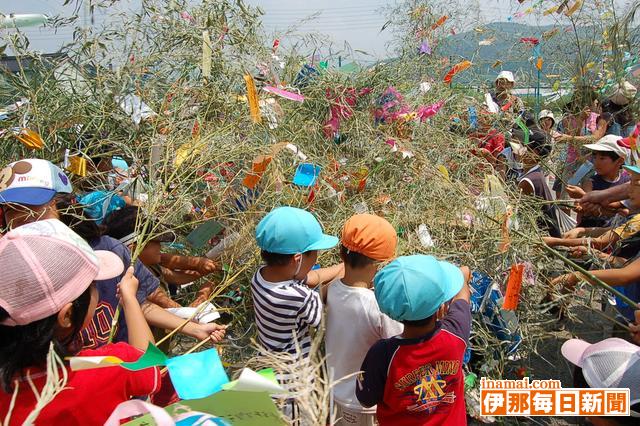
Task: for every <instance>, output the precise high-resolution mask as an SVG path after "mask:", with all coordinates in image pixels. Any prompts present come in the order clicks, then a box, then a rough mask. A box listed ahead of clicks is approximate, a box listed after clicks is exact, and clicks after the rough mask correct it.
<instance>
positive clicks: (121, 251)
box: [57, 196, 225, 349]
mask: <svg viewBox="0 0 640 426" xmlns="http://www.w3.org/2000/svg"><path fill="white" fill-rule="evenodd" d="M83 207H84V206H83V205H82V204H77V203H74V202H73V200H72V197H70V196H63V197H60V199H59V201H58V203H57V214H58V215H59V216H60V219H61V220H62V221H63V222H64V223H65V224H66V225H67V226H69V227H71V228H72V229H73V230H74V231H76V232H77V233H78V234H79V235H80V236H81V237H82V238H84V240H85V241H86V242H87V243H89V245H90V246H91V248H93V249H94V250H107V251H110V252H112V253H114V254H116V255H117V256H118V257H119V258H120V259H121V260H122V262H123V263H124V264H125V265H130V264H131V252H130V251H129V249H128V248H127V247H126V246H125V245H124V244H122V243H121V242H120V241H118V240H116V239H114V238H111V237H109V236H107V235H103V232H104V227H103V226H100V225H98V224H96V222H95V220H92V219H88V218H87V217H86V212H85V210H84V209H83ZM134 265H135V274H136V276H137V277H138V278H139V282H140V285H139V286H138V292H137V299H138V302H139V303H140V305H141V306H142V310H143V312H144V315H145V318H147V321H148V322H149V324H151V325H152V326H154V327H157V328H159V329H170V330H173V329H174V328H177V327H179V326H181V325H182V323H184V320H183V319H181V318H180V317H177V316H175V315H173V314H172V313H169V312H167V311H166V310H164V309H162V308H161V307H160V306H158V305H157V304H155V303H154V301H156V300H170V299H169V296H168V295H167V294H166V293H165V292H164V290H162V288H160V283H159V281H158V279H157V278H156V277H155V276H154V275H153V274H152V273H151V272H150V271H149V269H147V267H146V266H145V265H144V264H143V263H142V262H141V261H140V259H137V260H136V261H135V264H134ZM120 278H121V277H116V278H112V279H109V280H99V281H96V283H95V285H96V288H97V289H98V296H99V297H98V306H97V308H96V315H95V317H94V318H93V320H92V321H91V323H90V324H89V325H88V326H87V327H86V328H85V329H84V330H83V331H82V341H83V343H84V346H83V347H84V348H86V349H93V348H97V347H99V346H102V345H104V344H105V343H107V342H108V340H109V335H110V332H111V323H112V321H113V317H114V315H115V312H116V309H117V306H118V299H117V297H116V292H115V289H116V286H117V283H118V281H119V279H120ZM180 331H181V333H183V334H186V335H188V336H191V337H195V338H196V339H199V340H204V339H211V340H212V341H214V342H217V341H219V340H221V339H222V338H223V337H224V333H225V327H224V326H220V325H218V324H215V323H211V324H199V323H196V322H193V321H192V322H189V323H188V324H186V325H185V326H184V327H183V328H182V329H181V330H180ZM126 338H127V325H126V322H125V321H124V319H123V318H122V316H120V317H119V319H118V323H117V325H116V329H115V333H114V336H113V341H114V342H121V341H126Z"/></svg>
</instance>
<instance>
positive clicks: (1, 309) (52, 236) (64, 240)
mask: <svg viewBox="0 0 640 426" xmlns="http://www.w3.org/2000/svg"><path fill="white" fill-rule="evenodd" d="M0 268H1V269H2V271H3V272H4V283H3V285H2V286H0V341H2V345H1V346H0V384H1V385H2V389H1V390H0V418H2V419H7V414H8V413H9V409H10V406H11V405H13V404H14V403H15V405H14V406H13V408H12V409H11V413H10V418H9V420H8V423H5V424H7V425H20V424H23V422H25V423H26V424H33V422H34V420H36V419H35V418H33V417H31V418H30V417H29V416H30V413H32V412H33V411H34V409H35V408H36V402H37V401H36V394H35V390H36V389H37V390H38V391H42V389H43V387H44V385H45V382H46V381H47V354H48V353H49V351H50V348H53V350H54V351H55V353H56V354H57V355H58V356H59V357H60V358H62V359H64V357H66V356H69V355H75V354H76V350H77V346H76V343H77V338H78V335H79V331H80V329H81V328H82V327H83V326H84V325H85V324H87V322H88V321H90V319H91V318H92V317H93V314H94V311H95V307H96V303H97V292H96V289H95V286H94V285H93V284H92V281H93V280H94V279H106V278H112V277H114V276H118V275H119V274H120V273H121V272H122V270H123V268H124V266H123V264H122V262H120V260H119V259H118V258H117V257H116V256H115V255H113V254H112V253H109V252H100V251H96V252H94V251H93V250H91V248H90V247H89V246H88V245H87V244H86V242H85V241H84V240H83V239H82V238H81V237H80V236H78V235H76V234H75V233H73V232H72V231H71V230H70V229H68V228H64V229H60V228H55V229H54V228H51V227H49V224H48V221H44V222H35V223H32V224H27V225H24V226H22V227H19V228H17V229H15V230H13V231H11V232H9V233H8V234H7V235H6V236H5V237H4V238H2V239H1V240H0ZM137 286H138V281H137V280H136V278H135V277H134V276H133V268H129V270H128V271H127V273H126V274H125V276H124V278H123V279H122V281H121V282H120V284H119V286H118V292H119V297H120V305H121V306H122V310H123V315H124V316H125V318H126V321H127V324H128V326H129V343H130V345H131V346H130V345H128V344H126V343H117V344H111V345H107V346H104V347H102V348H100V349H97V350H86V351H81V352H80V353H78V355H80V356H107V355H110V356H116V357H118V358H120V359H123V360H124V361H135V360H137V359H138V358H139V357H140V356H141V355H142V351H143V350H145V349H146V347H147V344H148V342H153V337H152V336H151V332H150V331H149V327H148V326H147V323H146V321H145V319H144V316H143V314H142V311H141V309H140V305H139V304H138V301H137V300H136V289H137ZM18 289H19V290H18ZM66 374H67V375H68V376H67V381H66V385H65V386H64V389H63V390H62V391H61V392H60V393H59V394H57V395H56V396H55V397H54V398H53V399H52V400H51V401H50V402H49V403H48V404H46V405H45V406H44V407H43V408H42V409H41V411H40V412H39V414H37V424H43V425H45V424H103V423H104V422H105V420H107V418H108V417H109V415H110V414H111V412H112V411H113V410H114V408H115V407H116V406H117V405H118V404H120V403H121V402H124V401H126V400H128V399H130V398H131V397H139V396H145V395H148V394H151V393H153V392H155V391H156V389H157V387H158V385H159V383H160V374H159V371H158V369H157V368H147V369H144V370H141V371H136V372H133V371H128V370H125V369H123V368H119V367H112V368H103V369H99V370H88V371H78V372H73V371H67V372H66ZM31 383H33V384H31ZM33 386H35V388H36V389H32V387H33ZM12 398H15V401H12Z"/></svg>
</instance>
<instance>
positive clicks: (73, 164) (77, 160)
mask: <svg viewBox="0 0 640 426" xmlns="http://www.w3.org/2000/svg"><path fill="white" fill-rule="evenodd" d="M67 170H68V171H69V172H70V173H73V174H74V175H76V176H82V177H85V176H86V175H87V160H86V159H85V158H84V157H80V156H78V155H74V156H71V157H69V166H68V167H67Z"/></svg>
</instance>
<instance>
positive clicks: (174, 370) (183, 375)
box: [163, 348, 229, 399]
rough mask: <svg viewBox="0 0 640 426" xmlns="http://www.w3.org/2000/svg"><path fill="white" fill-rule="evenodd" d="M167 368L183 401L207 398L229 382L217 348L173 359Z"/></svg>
mask: <svg viewBox="0 0 640 426" xmlns="http://www.w3.org/2000/svg"><path fill="white" fill-rule="evenodd" d="M163 355H164V354H163ZM167 368H168V370H169V376H170V377H171V383H172V384H173V387H174V388H175V389H176V392H177V393H178V396H179V397H180V398H181V399H200V398H206V397H208V396H210V395H212V394H214V393H216V392H218V391H220V390H222V385H224V384H225V383H228V382H229V378H228V377H227V373H226V372H225V371H224V367H223V366H222V361H220V357H219V356H218V351H217V350H216V349H215V348H214V349H208V350H206V351H202V352H196V353H192V354H187V355H181V356H177V357H175V358H171V359H169V360H167Z"/></svg>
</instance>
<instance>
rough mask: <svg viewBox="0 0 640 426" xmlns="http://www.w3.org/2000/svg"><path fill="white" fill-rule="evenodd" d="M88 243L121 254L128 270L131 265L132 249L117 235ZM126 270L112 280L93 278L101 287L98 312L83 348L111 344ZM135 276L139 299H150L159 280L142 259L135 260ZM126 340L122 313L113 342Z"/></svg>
mask: <svg viewBox="0 0 640 426" xmlns="http://www.w3.org/2000/svg"><path fill="white" fill-rule="evenodd" d="M89 245H90V246H91V248H92V249H94V250H106V251H110V252H113V253H115V254H116V255H118V257H119V258H120V259H122V263H124V269H125V272H126V270H127V268H128V267H129V265H131V252H130V251H129V249H128V248H127V247H126V246H125V245H124V244H122V243H121V242H120V241H118V240H116V239H114V238H111V237H107V236H106V235H105V236H102V237H100V238H96V239H94V240H91V241H89ZM125 272H123V273H122V274H121V275H120V276H118V277H115V278H112V279H110V280H101V281H94V284H95V285H96V288H97V290H98V306H96V311H95V313H94V314H93V318H92V319H91V323H90V324H89V325H87V327H86V328H84V329H83V330H82V332H81V339H82V346H83V348H85V349H95V348H98V347H100V346H103V345H106V344H107V343H108V340H109V333H110V331H111V322H112V321H113V316H114V315H115V312H116V309H117V306H118V298H117V297H116V290H117V288H118V283H119V282H120V280H121V279H122V277H123V276H124V274H125ZM134 275H135V276H136V278H137V279H138V293H137V294H136V298H137V299H138V302H139V303H140V304H142V303H143V302H144V301H145V300H146V299H147V296H149V295H150V294H151V293H153V292H154V291H155V290H156V289H157V288H158V285H159V284H160V282H159V281H158V279H157V278H156V277H155V276H154V275H153V274H152V273H151V272H150V271H149V270H148V269H147V267H146V266H144V265H143V264H142V262H140V261H139V260H136V264H135V271H134ZM127 340H128V330H127V323H126V321H125V318H124V313H122V312H121V313H120V316H119V318H118V324H117V326H116V333H115V335H114V338H113V343H116V342H126V341H127Z"/></svg>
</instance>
